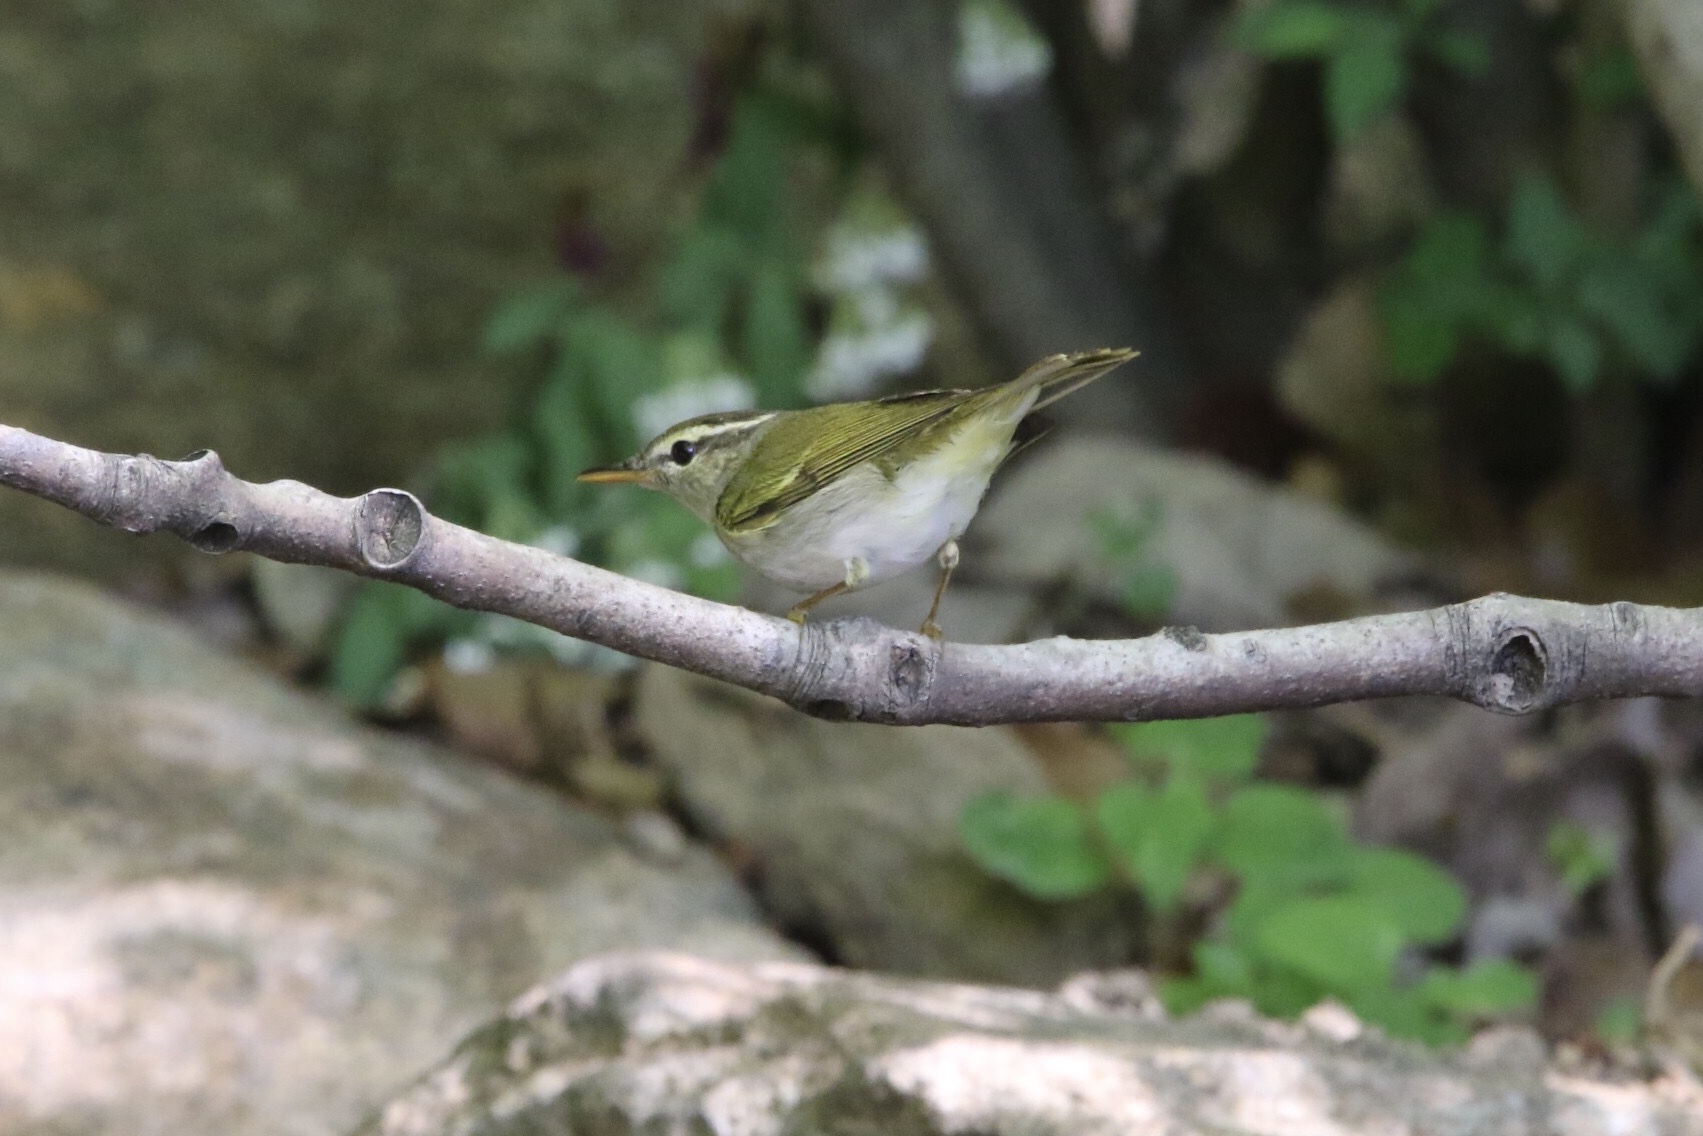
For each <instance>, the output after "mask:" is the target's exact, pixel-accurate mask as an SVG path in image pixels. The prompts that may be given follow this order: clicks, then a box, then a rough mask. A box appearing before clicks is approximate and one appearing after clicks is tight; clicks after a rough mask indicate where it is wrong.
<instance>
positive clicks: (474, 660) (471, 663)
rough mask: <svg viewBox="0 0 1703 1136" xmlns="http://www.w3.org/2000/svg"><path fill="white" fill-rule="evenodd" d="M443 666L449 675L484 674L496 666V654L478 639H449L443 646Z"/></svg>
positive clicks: (493, 649)
mask: <svg viewBox="0 0 1703 1136" xmlns="http://www.w3.org/2000/svg"><path fill="white" fill-rule="evenodd" d="M443 665H444V666H445V667H446V668H448V670H449V673H450V674H458V675H473V674H484V673H485V672H486V671H488V670H490V669H491V668H492V667H494V666H496V665H497V652H496V649H495V648H494V647H492V646H491V644H489V643H486V642H482V641H480V640H478V639H451V640H450V641H449V642H447V643H445V644H444V645H443Z"/></svg>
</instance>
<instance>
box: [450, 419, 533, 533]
mask: <svg viewBox="0 0 1703 1136" xmlns="http://www.w3.org/2000/svg"><path fill="white" fill-rule="evenodd" d="M532 470H533V461H532V454H531V452H530V451H529V449H528V448H527V445H526V443H525V442H524V441H523V440H522V439H520V438H516V437H512V436H509V435H501V434H499V435H494V436H491V437H486V438H482V439H479V440H477V441H474V442H467V443H463V444H461V445H457V446H451V447H449V448H447V449H445V450H444V451H443V453H442V455H441V456H440V457H439V458H438V461H437V466H436V468H435V469H434V470H433V471H432V493H431V499H432V509H433V511H435V512H437V513H438V514H439V515H441V516H442V517H444V518H445V519H446V520H451V521H454V522H455V523H457V524H462V525H468V526H470V527H472V528H476V529H478V530H480V531H481V532H486V533H490V534H491V535H493V536H497V537H501V538H503V539H505V540H515V539H524V538H525V537H527V536H530V535H531V531H532V530H533V529H534V528H535V527H536V524H535V522H536V521H538V520H540V519H541V518H539V517H537V515H536V513H535V511H533V510H532V508H531V505H530V504H529V501H530V498H531V478H532ZM522 516H524V520H522Z"/></svg>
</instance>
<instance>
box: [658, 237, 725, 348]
mask: <svg viewBox="0 0 1703 1136" xmlns="http://www.w3.org/2000/svg"><path fill="white" fill-rule="evenodd" d="M745 259H746V250H745V248H744V246H743V245H741V244H740V241H739V238H738V236H737V235H736V234H734V233H732V232H729V231H728V230H726V229H723V228H717V227H714V226H702V225H700V226H698V227H696V228H694V229H692V230H690V231H689V232H687V234H686V235H685V237H683V238H682V239H681V241H680V245H679V247H678V248H677V249H675V251H674V256H673V258H672V259H670V260H669V262H668V264H667V266H666V267H665V268H664V269H663V270H662V274H661V276H660V277H659V278H658V279H657V297H658V300H659V303H660V307H661V309H662V314H663V317H664V319H666V320H667V321H668V322H669V323H670V324H672V325H674V326H675V327H681V328H699V329H703V330H705V331H709V332H719V330H720V328H721V324H722V321H723V320H724V319H726V317H727V309H728V305H729V303H730V302H731V299H732V295H733V288H734V284H735V282H736V281H737V280H738V279H739V278H740V276H741V275H742V274H743V272H744V264H745Z"/></svg>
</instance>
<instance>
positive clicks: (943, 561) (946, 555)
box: [922, 540, 958, 640]
mask: <svg viewBox="0 0 1703 1136" xmlns="http://www.w3.org/2000/svg"><path fill="white" fill-rule="evenodd" d="M935 559H936V560H938V561H939V562H940V583H938V584H936V585H935V586H934V602H933V603H932V604H930V605H928V618H927V619H925V620H923V621H922V633H923V634H924V635H927V636H928V637H929V638H930V639H935V640H941V639H945V638H946V632H944V631H942V630H941V629H940V624H938V623H936V622H935V619H934V617H935V616H937V615H939V614H940V601H941V600H942V599H943V598H944V597H945V595H946V584H947V582H948V581H950V580H951V579H952V569H954V568H956V567H958V542H957V540H949V541H947V542H946V543H945V544H943V545H941V546H940V551H939V552H938V553H937V554H936V555H935Z"/></svg>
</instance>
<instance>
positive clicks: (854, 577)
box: [786, 556, 869, 623]
mask: <svg viewBox="0 0 1703 1136" xmlns="http://www.w3.org/2000/svg"><path fill="white" fill-rule="evenodd" d="M867 583H869V561H867V560H865V559H864V558H863V557H861V556H854V557H852V558H851V559H850V560H848V561H846V578H845V579H843V580H841V581H840V582H839V583H837V584H835V585H833V586H832V587H827V588H823V589H822V590H821V591H819V592H817V593H816V594H815V595H813V596H809V597H807V598H805V599H802V600H800V601H799V602H798V603H796V604H794V605H793V606H792V610H791V611H789V612H787V613H786V617H787V618H788V619H790V620H792V621H793V622H794V623H803V622H804V613H805V612H807V611H809V610H810V609H811V608H813V607H815V606H816V605H817V604H819V603H821V602H822V601H823V600H826V599H832V598H833V597H835V596H837V595H841V594H842V593H845V592H850V591H855V590H856V589H858V588H861V587H863V586H864V585H865V584H867Z"/></svg>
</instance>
